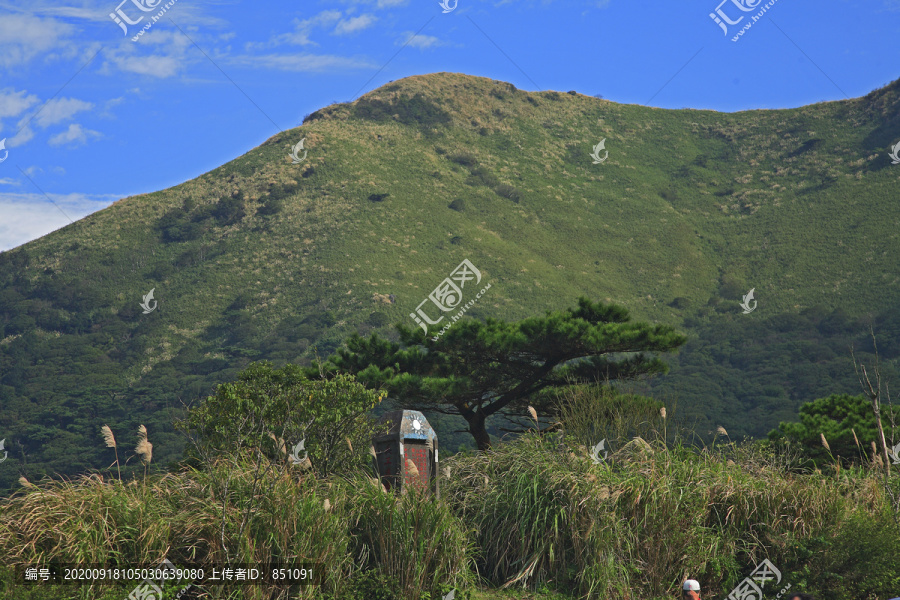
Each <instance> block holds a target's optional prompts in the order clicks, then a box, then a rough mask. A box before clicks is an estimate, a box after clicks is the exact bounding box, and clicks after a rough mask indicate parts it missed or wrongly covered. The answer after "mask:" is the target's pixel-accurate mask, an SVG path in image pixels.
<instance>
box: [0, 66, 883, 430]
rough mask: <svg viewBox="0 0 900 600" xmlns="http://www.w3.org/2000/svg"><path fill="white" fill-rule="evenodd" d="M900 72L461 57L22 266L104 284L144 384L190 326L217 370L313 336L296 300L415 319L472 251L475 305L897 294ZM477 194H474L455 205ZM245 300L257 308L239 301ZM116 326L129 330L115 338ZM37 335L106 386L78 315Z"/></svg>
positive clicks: (50, 244) (873, 302) (116, 345)
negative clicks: (577, 79)
mask: <svg viewBox="0 0 900 600" xmlns="http://www.w3.org/2000/svg"><path fill="white" fill-rule="evenodd" d="M898 89H900V85H898V84H897V83H894V84H892V85H891V86H888V87H887V88H884V89H882V90H878V91H876V92H873V93H872V94H870V95H869V96H867V97H866V98H862V99H856V100H850V101H843V102H831V103H825V104H817V105H812V106H807V107H803V108H798V109H792V110H778V111H748V112H742V113H736V114H722V113H716V112H712V111H696V110H678V111H670V110H661V109H655V108H648V107H643V106H629V105H619V104H614V103H611V102H608V101H605V100H600V99H596V98H591V97H587V96H582V95H577V94H576V95H570V94H560V93H556V92H540V93H526V92H522V91H516V90H514V88H512V87H511V86H509V85H508V84H506V83H502V82H495V81H491V80H487V79H482V78H476V77H469V76H465V75H459V74H449V73H440V74H433V75H426V76H417V77H410V78H407V79H404V80H402V81H398V82H396V83H392V84H390V85H387V86H384V87H382V88H380V89H378V90H375V91H374V92H371V93H370V94H367V95H366V96H363V97H362V98H361V99H360V100H358V101H357V102H355V103H353V104H352V105H350V104H341V105H334V106H331V107H328V108H326V109H323V110H322V111H319V113H318V114H317V115H316V117H319V118H312V119H309V120H307V122H306V123H305V124H304V125H303V126H302V127H301V128H298V129H295V130H291V131H289V132H286V133H285V134H280V135H277V136H275V137H273V138H272V139H270V140H269V141H267V142H266V143H265V144H263V145H262V146H260V147H258V148H255V149H254V150H252V151H250V152H248V153H247V154H245V155H244V156H241V157H239V158H237V159H236V160H234V161H232V162H230V163H228V164H226V165H223V166H222V167H221V168H219V169H216V170H214V171H212V172H210V173H208V174H205V175H202V176H200V177H198V178H196V179H194V180H192V181H188V182H186V183H184V184H182V185H179V186H176V187H174V188H171V189H168V190H164V191H160V192H156V193H153V194H147V195H141V196H136V197H131V198H127V199H124V200H121V201H119V202H117V203H115V204H114V205H112V206H111V207H109V208H107V209H105V210H103V211H100V212H99V213H96V214H94V215H91V216H89V217H87V218H85V219H83V220H81V221H79V222H78V223H75V224H73V225H71V226H68V227H66V228H64V229H62V230H60V231H57V232H54V233H52V234H50V235H47V236H45V237H44V238H41V239H39V240H35V241H34V242H31V243H29V244H27V245H26V246H25V248H24V249H25V251H26V252H27V253H28V255H29V256H30V258H31V262H30V264H29V266H28V268H27V270H26V271H25V272H24V273H20V275H23V276H24V279H26V280H28V281H30V282H31V284H32V285H40V284H41V283H42V282H44V281H46V280H48V279H53V280H56V281H68V282H76V283H77V282H80V283H79V284H78V285H80V286H81V288H79V289H82V290H83V293H84V294H87V295H89V296H90V298H89V300H90V301H89V302H85V303H83V304H82V305H81V306H80V308H79V309H78V311H73V310H71V309H62V312H61V314H62V315H63V317H62V318H64V319H73V318H76V317H80V318H84V317H85V316H87V317H88V318H89V319H90V322H91V323H93V324H94V325H93V328H92V329H91V330H90V331H91V332H92V333H93V334H96V335H97V336H98V337H96V338H95V339H94V340H93V341H92V345H93V346H94V347H97V348H98V352H99V353H100V354H101V355H103V356H99V357H98V359H97V363H96V364H97V365H99V364H100V363H103V362H105V368H106V369H107V371H108V372H109V373H110V377H119V375H121V380H120V382H121V383H120V384H119V385H120V386H121V396H120V398H124V399H126V400H131V399H132V397H131V396H130V395H129V394H130V391H131V390H133V389H135V388H136V387H139V386H141V385H142V384H143V383H145V381H146V378H147V377H148V375H151V374H152V373H153V372H154V368H157V369H159V368H160V367H162V366H164V365H165V364H166V362H167V361H169V360H171V359H173V358H174V357H176V356H177V355H178V353H179V351H180V350H181V349H183V348H184V347H186V346H189V345H192V344H198V345H199V347H200V348H201V350H200V355H201V356H202V358H204V359H206V360H209V361H213V364H215V360H216V359H219V363H218V364H219V366H218V367H210V368H211V369H212V370H213V371H218V369H222V368H223V365H224V366H226V368H225V370H223V371H221V372H219V373H218V374H219V375H220V376H221V377H223V378H224V377H227V376H228V375H230V374H233V371H234V369H229V368H228V367H233V366H234V365H236V364H238V363H240V362H241V361H240V360H237V359H236V358H235V353H234V350H233V349H234V347H235V346H240V347H242V348H254V347H256V345H257V344H258V343H259V341H260V340H262V339H263V338H265V337H266V336H267V335H271V334H276V333H277V334H281V335H287V337H288V341H290V342H296V341H298V340H292V339H290V336H291V334H290V332H288V333H285V330H290V329H291V327H288V326H286V324H285V323H286V320H287V319H291V318H295V317H298V316H300V317H303V316H306V315H311V314H317V313H321V312H322V311H323V310H329V311H331V312H332V313H333V315H334V318H335V320H336V323H335V324H334V326H332V327H329V328H325V329H320V330H319V331H317V332H316V335H315V337H314V338H313V339H308V340H307V341H308V343H310V344H312V343H316V342H318V343H319V345H320V349H321V348H322V347H324V349H325V351H326V352H327V350H328V349H330V348H333V347H334V345H335V344H337V343H338V342H339V341H340V340H341V339H343V338H344V337H346V335H347V334H349V333H350V332H352V331H356V330H358V329H360V328H362V330H363V331H365V330H368V329H371V327H368V326H366V325H365V324H364V323H365V322H366V321H367V320H371V315H372V313H373V312H377V313H382V314H383V315H386V317H387V318H388V319H389V321H390V322H397V321H400V320H404V319H405V320H406V321H407V322H408V323H409V324H412V321H411V320H410V319H409V318H408V314H409V312H411V311H412V310H413V309H414V308H415V306H416V305H418V304H419V302H421V300H423V299H424V298H425V297H426V295H427V294H428V293H429V292H430V291H431V290H432V289H433V288H434V286H435V285H437V284H438V283H439V282H440V281H441V280H442V279H443V278H444V277H446V276H447V275H448V274H449V272H450V271H451V270H452V269H453V268H454V267H455V266H456V265H457V264H458V263H459V262H460V261H461V260H462V259H464V258H468V259H469V260H471V261H472V262H473V263H474V264H475V265H476V266H477V267H478V268H479V269H480V270H481V272H482V274H483V275H484V277H485V280H486V281H487V282H490V283H491V284H492V288H491V290H490V292H489V293H488V295H487V296H486V297H485V298H484V299H482V300H481V301H480V302H479V303H478V304H477V305H476V307H475V309H473V310H472V311H470V314H472V315H474V316H477V317H481V318H484V317H496V318H504V319H516V318H520V317H524V316H527V315H530V314H533V313H535V312H537V311H542V310H545V309H558V308H560V307H564V306H570V305H572V304H573V302H574V299H575V297H576V296H578V295H581V294H587V295H589V296H592V297H594V298H599V299H605V300H611V301H615V302H620V303H623V304H624V305H626V306H627V307H629V308H630V309H631V310H632V313H633V315H634V316H635V317H636V318H640V319H649V320H654V321H661V322H666V323H672V324H676V325H677V324H680V323H681V321H682V319H683V318H684V317H685V316H687V314H688V313H687V311H684V310H678V309H675V308H672V307H670V306H669V305H668V304H669V303H670V302H671V301H672V300H673V299H675V298H678V297H681V298H686V299H688V301H689V305H690V306H698V305H703V304H705V303H706V301H707V300H708V299H709V298H710V297H712V296H715V295H716V294H717V290H718V289H719V288H720V285H721V283H722V281H723V279H727V280H728V281H730V282H732V283H734V284H735V285H738V286H740V287H741V288H742V289H744V290H747V289H749V288H751V287H755V288H756V290H757V292H756V296H757V298H758V300H759V306H760V310H759V311H758V312H757V314H756V315H754V316H752V317H750V318H754V317H755V316H757V315H759V314H762V313H763V312H764V311H771V312H773V313H774V312H781V311H796V310H799V309H802V308H804V307H806V306H810V305H813V304H817V305H822V306H825V307H828V308H835V307H842V308H843V309H845V310H846V311H848V312H849V313H850V314H854V315H860V314H864V313H867V312H870V311H879V310H884V309H886V308H887V307H889V306H890V303H891V302H893V301H894V298H896V296H897V294H898V290H900V277H898V275H900V265H898V264H897V263H896V261H895V260H893V258H894V257H893V256H891V252H890V250H891V249H892V248H894V249H895V248H896V247H897V236H898V233H897V232H898V228H897V225H898V224H900V210H898V209H897V206H896V193H895V190H896V189H897V183H898V179H900V167H891V166H890V164H889V159H887V157H886V156H885V152H884V148H885V147H887V145H888V144H889V143H892V142H893V140H895V139H896V138H900V110H898V106H900V104H898V103H900V98H898ZM417 93H421V94H422V95H423V96H424V97H425V98H426V99H427V100H428V101H429V102H431V103H433V104H435V105H437V106H439V110H443V111H446V113H447V114H448V115H449V117H450V119H452V125H451V126H435V127H430V126H417V125H416V124H415V123H411V124H404V123H402V122H399V121H397V120H394V119H386V120H382V121H377V122H376V121H373V120H371V119H363V118H359V117H358V116H355V115H356V114H357V113H358V111H359V107H360V106H362V105H365V104H366V103H369V105H371V103H372V101H373V100H382V101H387V102H390V101H392V99H393V98H395V97H396V96H397V95H398V94H405V95H406V96H407V97H411V96H413V95H415V94H417ZM398 110H400V112H402V110H401V109H398ZM435 110H438V109H435ZM401 119H402V116H401ZM302 137H305V139H306V144H305V145H306V148H308V150H309V154H308V158H307V160H306V161H305V162H304V163H303V164H301V165H292V164H291V161H290V159H289V157H288V152H289V149H290V147H291V146H292V145H293V144H294V143H296V142H297V141H298V140H299V139H300V138H302ZM601 138H606V147H607V149H608V150H609V159H608V160H607V161H606V162H604V163H603V164H600V165H593V164H592V163H591V159H590V157H589V156H588V154H589V152H590V151H591V147H592V146H593V145H594V144H596V143H597V142H598V141H599V140H600V139H601ZM459 154H468V155H471V156H472V157H474V159H475V161H476V162H477V166H481V167H483V168H485V169H486V170H487V171H489V172H490V173H491V174H493V175H494V176H495V177H496V178H497V181H498V182H500V183H505V184H509V185H511V186H514V187H515V188H516V189H517V190H519V191H520V193H521V196H522V198H521V201H520V202H518V203H516V202H513V201H512V200H509V199H507V198H504V197H501V196H500V195H498V194H497V193H495V192H494V191H493V190H492V189H491V188H490V187H488V186H485V185H471V183H473V178H472V177H471V172H472V170H473V169H474V168H475V166H468V167H467V166H464V165H461V164H458V162H454V161H453V160H451V159H452V158H453V157H456V158H457V159H458V160H459V157H458V156H457V155H459ZM467 182H468V183H467ZM475 183H477V181H475ZM272 185H288V186H296V191H295V192H294V193H293V194H292V195H290V196H289V197H288V198H286V200H285V205H284V208H283V210H282V211H281V212H279V213H278V214H276V215H271V216H263V215H260V214H256V210H257V208H258V207H259V206H260V205H261V204H260V203H261V202H264V201H265V200H266V197H267V193H268V190H269V189H271V186H272ZM237 191H241V192H242V193H243V194H244V196H245V197H246V199H247V200H246V208H245V212H246V216H244V217H243V219H242V220H240V221H239V222H234V223H231V224H225V225H223V224H222V223H221V222H220V223H219V224H218V225H215V226H212V227H209V228H208V230H207V231H206V233H204V234H203V235H202V236H201V237H199V238H198V239H195V240H192V241H187V242H183V243H181V242H171V243H163V242H162V241H161V237H160V232H159V231H158V230H157V229H154V227H153V225H154V223H156V222H158V220H159V219H160V218H161V217H163V215H165V214H166V213H167V212H170V211H177V210H178V209H179V207H181V206H182V204H183V202H184V201H185V199H187V198H191V199H193V200H194V201H195V202H196V203H197V205H198V206H199V207H200V208H203V207H204V206H205V205H209V204H211V203H215V202H217V201H218V200H219V199H221V198H225V197H229V196H230V195H232V194H233V193H236V192H237ZM384 193H387V194H389V196H388V197H387V198H385V199H384V200H383V201H380V202H374V201H370V200H369V197H370V195H372V194H384ZM459 198H462V199H464V201H465V208H464V210H462V211H457V210H452V209H450V208H448V205H449V204H450V203H451V202H452V201H454V200H455V199H459ZM451 240H452V242H451ZM8 254H12V253H8ZM4 269H5V270H6V272H7V274H8V273H10V272H12V270H13V269H12V267H9V266H8V265H7V266H5V267H4V266H2V265H0V274H2V273H3V271H4ZM0 281H2V279H0ZM6 287H9V285H7V286H6ZM150 288H155V290H156V292H155V296H156V298H157V300H158V301H159V308H158V310H157V311H155V312H154V313H152V314H150V315H142V314H141V313H140V310H139V309H137V306H136V305H137V303H138V302H139V300H140V296H142V295H143V294H145V293H146V292H147V291H149V289H150ZM374 293H379V294H395V296H396V299H397V301H396V304H392V305H388V304H383V303H380V302H377V301H373V299H372V295H373V294H374ZM236 299H238V302H236ZM39 302H42V301H39ZM235 305H237V308H235ZM7 310H8V309H7ZM229 310H231V311H232V312H235V311H237V312H239V313H240V318H239V319H237V320H231V321H228V320H227V319H226V318H225V315H227V314H229ZM76 312H78V313H79V314H75V313H76ZM85 313H86V314H87V315H85ZM7 314H11V313H7ZM228 323H230V324H228ZM107 329H110V330H112V331H114V332H115V335H114V336H109V338H108V339H106V338H103V337H102V335H103V333H104V332H105V331H107ZM9 331H10V330H9V328H7V338H6V339H4V340H3V342H2V343H3V344H4V345H6V346H7V349H11V348H14V347H15V346H16V345H17V344H20V345H22V344H24V346H23V347H21V349H22V350H23V351H24V352H26V354H27V352H28V351H29V350H28V347H27V345H28V344H27V343H26V342H27V341H28V340H27V336H26V337H25V338H18V337H16V336H17V335H18V334H17V333H14V334H13V335H10V334H9ZM120 334H121V335H120ZM229 335H230V336H231V339H230V340H229V339H228V338H229ZM37 336H38V338H40V339H45V340H49V341H50V342H51V343H50V344H49V347H51V348H57V350H56V352H57V353H58V354H60V355H61V356H62V358H59V359H57V358H53V357H50V358H48V357H42V359H43V358H47V362H46V364H44V365H42V364H41V362H40V361H38V360H32V359H29V361H28V362H29V363H30V364H28V365H26V368H27V370H28V377H29V378H30V381H32V382H34V381H39V380H42V381H44V382H45V383H44V385H47V386H51V385H56V389H55V393H56V394H58V395H60V397H64V396H65V395H67V394H73V393H77V392H79V391H80V392H84V391H85V390H86V389H87V388H88V387H89V386H90V385H92V384H93V381H94V380H95V373H94V369H95V368H96V369H100V367H99V366H96V367H91V368H90V369H88V370H87V371H85V370H84V368H80V369H79V370H76V369H71V368H67V365H68V366H70V365H71V361H72V360H74V359H73V358H72V357H71V356H69V357H66V350H65V345H64V344H65V342H66V339H65V338H66V337H68V336H66V335H63V336H59V337H57V339H56V340H53V339H52V338H53V337H55V336H57V333H54V331H52V330H45V329H40V330H39V331H38V332H37ZM299 337H301V338H302V337H303V336H302V335H300V336H299ZM38 338H33V339H38ZM300 341H302V340H300ZM28 343H30V342H28ZM306 347H307V345H306V344H305V343H303V344H300V345H299V346H297V345H296V344H295V345H291V344H290V343H286V344H285V345H284V347H283V351H282V352H275V353H271V352H270V353H269V354H268V355H270V356H274V357H275V358H277V359H281V360H297V359H301V358H304V357H303V354H304V353H303V348H306ZM228 348H231V349H232V350H231V351H228ZM320 351H321V350H320ZM311 352H312V346H310V347H309V348H308V349H307V350H306V355H305V358H308V357H309V356H310V354H311ZM120 355H121V356H122V357H119V356H120ZM263 355H264V356H265V355H266V353H263ZM108 357H112V358H108ZM54 361H56V362H54ZM244 362H245V361H244ZM182 383H183V382H182ZM10 389H11V388H10ZM182 391H183V390H181V389H177V388H176V389H167V390H166V393H167V394H170V396H172V397H174V396H177V395H179V394H180V393H181V392H182ZM197 391H198V392H201V390H197ZM25 395H29V394H27V393H26V394H25ZM36 396H37V395H36V394H31V401H32V402H33V403H34V406H35V407H36V409H37V410H38V411H39V409H40V406H41V403H42V402H43V401H42V400H41V399H40V398H38V397H36ZM687 400H689V399H687ZM134 406H137V408H134ZM131 408H132V410H133V412H137V414H138V415H139V414H140V411H141V410H158V409H159V408H160V407H159V406H155V405H154V406H150V407H149V408H148V407H141V406H140V405H133V404H132V405H131ZM129 416H134V415H129ZM21 418H23V419H25V420H27V419H31V418H35V417H33V416H27V417H26V416H24V413H23V416H22V417H21ZM135 418H136V417H135ZM123 419H124V417H123ZM12 424H13V425H14V424H15V422H13V423H12ZM6 425H10V423H6ZM50 443H52V442H50Z"/></svg>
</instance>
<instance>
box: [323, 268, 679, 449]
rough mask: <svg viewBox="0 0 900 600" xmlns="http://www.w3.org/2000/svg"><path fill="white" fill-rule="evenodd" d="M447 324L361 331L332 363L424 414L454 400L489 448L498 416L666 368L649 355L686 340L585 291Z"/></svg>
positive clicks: (482, 444)
mask: <svg viewBox="0 0 900 600" xmlns="http://www.w3.org/2000/svg"><path fill="white" fill-rule="evenodd" d="M473 277H474V276H473ZM470 285H472V284H471V283H470ZM439 327H440V324H438V325H437V326H432V327H431V328H430V329H429V331H428V332H427V333H425V332H422V331H419V330H412V329H410V328H408V327H406V326H404V325H398V326H397V332H398V334H399V337H400V341H399V343H395V342H391V341H388V340H385V339H383V338H380V337H379V336H377V335H376V334H372V336H371V337H369V338H368V339H364V338H362V337H360V336H358V335H357V336H353V337H351V338H350V339H349V340H347V347H346V349H345V348H342V349H340V350H338V353H337V354H336V355H335V356H332V357H331V358H329V360H328V365H326V366H325V369H326V370H337V371H341V372H347V373H352V374H354V375H356V376H357V377H359V378H360V380H361V381H363V382H365V383H367V384H369V385H378V386H384V387H385V388H386V389H388V390H389V391H390V392H391V393H393V394H394V395H395V396H397V397H399V398H403V400H404V402H405V403H406V404H407V405H409V406H413V407H415V408H418V409H421V410H427V409H429V408H432V409H434V408H438V410H442V411H443V410H446V405H450V406H451V407H453V409H455V411H456V412H457V413H458V414H459V415H460V416H462V418H464V419H465V420H466V422H467V423H468V425H469V432H470V433H471V434H472V437H473V438H474V440H475V443H476V445H477V446H478V448H479V449H481V450H484V449H486V448H488V447H489V446H490V445H491V440H490V435H489V434H488V432H487V419H488V418H489V417H491V416H492V415H494V414H497V413H499V412H501V411H504V410H518V411H519V412H521V411H522V410H524V408H525V406H527V405H528V403H529V402H532V403H535V400H534V399H533V397H535V396H536V395H537V394H539V393H540V392H541V391H543V390H545V389H547V388H551V387H561V386H565V385H569V384H573V383H588V382H592V381H601V380H607V381H615V380H619V379H635V378H638V377H641V376H645V375H652V374H657V373H665V372H666V368H667V367H666V364H665V363H664V362H663V361H662V360H661V359H659V358H657V357H655V356H652V355H648V354H645V353H657V352H668V351H670V350H673V349H675V348H677V347H678V346H680V345H681V344H683V343H684V341H685V338H684V336H681V335H679V334H677V333H675V332H674V330H673V329H672V328H671V327H669V326H666V325H656V326H652V325H649V324H647V323H635V322H631V319H630V317H629V315H628V311H627V310H626V309H625V308H624V307H622V306H618V305H615V304H603V303H602V302H591V301H590V299H588V298H584V297H582V298H579V299H578V308H574V309H573V308H570V309H568V310H566V311H555V312H550V311H547V313H546V315H545V316H543V317H532V318H529V319H524V320H522V321H519V322H517V323H505V322H503V321H500V320H498V319H488V320H487V322H485V323H481V322H479V321H475V320H471V319H467V320H460V321H456V322H455V323H453V326H452V327H450V328H449V329H446V326H444V329H446V331H442V332H441V337H440V338H438V336H437V335H435V334H437V333H438V331H439ZM429 336H434V337H429ZM311 372H314V369H312V370H311ZM542 408H543V406H542Z"/></svg>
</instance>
